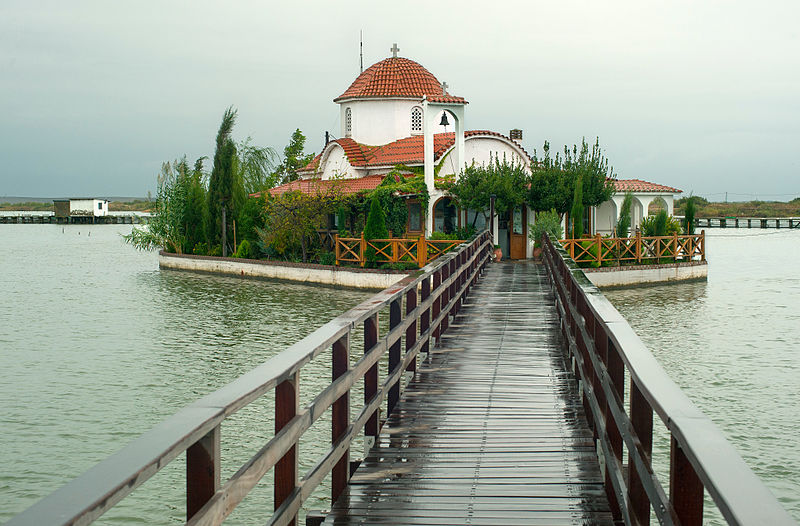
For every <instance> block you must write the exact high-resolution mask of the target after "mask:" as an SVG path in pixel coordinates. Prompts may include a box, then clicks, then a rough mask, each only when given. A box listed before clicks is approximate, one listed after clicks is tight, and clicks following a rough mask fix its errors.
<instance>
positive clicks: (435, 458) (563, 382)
mask: <svg viewBox="0 0 800 526" xmlns="http://www.w3.org/2000/svg"><path fill="white" fill-rule="evenodd" d="M491 248H492V244H491V240H490V239H489V237H488V234H487V233H483V234H481V235H480V236H478V237H477V238H475V239H473V240H471V241H470V242H468V243H465V244H463V245H461V247H460V249H459V250H458V251H456V252H453V253H449V254H447V255H445V256H442V257H441V258H439V259H438V260H437V261H436V262H435V264H431V265H428V266H427V267H425V268H424V269H422V270H421V271H420V272H418V273H416V274H414V275H410V276H409V277H407V278H405V279H403V280H402V281H400V282H399V283H398V284H396V285H395V286H393V287H390V288H389V289H386V290H385V291H383V292H381V293H379V294H377V295H376V296H374V297H373V298H371V299H369V300H368V301H366V302H364V303H362V304H361V305H359V306H358V307H356V308H354V309H352V310H351V311H349V312H347V313H345V314H343V315H342V316H339V317H338V318H336V319H334V320H332V321H331V322H329V323H328V324H326V325H324V326H323V327H321V328H320V329H318V330H317V331H315V332H314V333H312V334H311V335H309V336H308V337H306V338H305V339H303V340H302V341H300V342H298V343H297V344H295V345H293V346H292V347H290V348H289V349H287V350H286V351H284V352H282V353H281V354H279V355H277V356H276V357H274V358H272V359H271V360H269V361H267V362H265V363H264V364H262V365H261V366H259V367H257V368H256V369H254V370H253V371H251V372H249V373H247V374H245V375H244V376H242V377H240V378H239V379H237V380H235V381H234V382H232V383H231V384H229V385H227V386H226V387H224V388H222V389H220V390H219V391H217V392H215V393H212V394H210V395H208V396H206V397H204V398H202V399H200V400H198V401H197V402H195V403H193V404H191V405H190V406H188V407H187V408H185V409H184V410H182V411H181V412H179V413H177V414H176V415H174V416H173V417H171V418H169V419H167V420H166V421H165V422H163V423H162V424H160V425H159V426H157V427H156V428H154V429H153V430H151V431H150V432H148V433H146V434H145V435H142V436H141V437H140V438H138V439H137V440H135V441H134V442H132V443H131V444H130V445H129V446H127V447H126V448H124V449H123V450H121V451H120V452H119V453H117V454H116V455H114V456H112V457H110V458H109V459H107V460H105V461H104V462H102V463H101V464H99V465H97V466H96V467H94V468H92V469H91V470H89V471H88V472H86V473H85V474H83V475H81V476H80V477H78V478H77V479H75V480H74V481H73V482H71V483H69V484H68V485H66V486H65V487H63V488H62V489H60V490H58V491H56V492H55V493H53V494H52V495H50V496H48V497H46V498H45V499H43V500H42V501H40V502H39V503H38V504H36V505H34V506H33V507H31V508H30V509H28V510H27V511H25V512H23V513H22V514H20V515H18V516H17V517H15V518H14V519H12V520H11V522H9V523H8V524H9V525H11V526H19V525H37V526H39V525H49V524H86V523H89V522H91V521H93V520H95V519H97V518H98V517H100V516H101V515H102V514H103V513H104V512H105V511H107V510H108V509H109V508H111V507H112V506H114V505H115V504H116V503H117V502H119V501H120V500H121V499H122V498H124V497H125V496H126V495H128V494H129V493H130V492H131V491H133V490H134V489H135V488H136V487H138V486H139V485H140V484H142V483H143V482H145V481H146V480H147V479H148V478H149V477H150V476H152V475H153V474H154V473H156V472H157V471H158V470H160V469H161V468H163V467H164V465H166V464H168V463H169V462H170V461H172V460H174V459H175V458H177V457H178V456H179V455H181V454H182V453H183V452H186V464H187V467H186V499H187V500H186V516H187V524H190V525H199V524H204V525H205V524H220V523H221V522H222V521H223V520H224V519H225V517H227V516H228V515H229V514H230V513H231V511H232V510H233V509H234V508H235V507H236V506H237V504H238V503H239V502H241V500H242V499H243V498H245V496H246V495H247V493H248V492H249V491H250V490H251V489H252V488H253V487H254V486H255V485H256V484H257V483H258V482H259V480H261V479H262V477H263V476H264V475H265V474H266V473H267V472H268V471H270V470H273V471H274V509H275V513H274V514H273V516H272V518H271V519H270V522H269V524H294V523H296V521H297V520H298V513H299V512H301V511H302V510H303V503H304V501H305V500H306V499H307V498H308V497H309V495H311V493H312V492H313V491H314V489H315V488H316V487H317V486H319V484H320V483H321V482H322V481H323V480H324V479H325V477H326V476H328V475H329V474H330V481H331V503H332V508H331V510H330V512H329V513H326V514H316V513H308V514H307V515H306V521H307V524H319V523H324V524H621V523H625V524H648V523H649V522H650V518H651V515H652V516H655V517H656V519H657V520H658V521H659V522H660V523H663V524H700V523H702V520H703V504H704V494H705V493H707V494H708V496H709V497H710V499H711V501H712V502H713V503H714V505H715V506H716V507H717V508H718V509H719V511H720V513H721V515H722V516H723V517H724V518H725V519H726V520H727V521H728V522H729V523H731V524H770V525H771V526H773V525H782V524H795V522H794V521H793V520H792V519H791V518H790V517H789V515H788V514H787V513H786V511H785V510H784V509H783V508H782V507H781V506H780V504H779V503H778V502H777V501H776V500H775V498H774V497H773V496H772V494H771V493H770V492H769V490H767V489H766V488H765V487H764V486H763V484H762V483H761V481H760V480H759V479H758V478H757V477H756V476H755V475H754V474H753V473H752V472H751V471H750V469H749V468H748V467H747V466H746V465H745V464H744V462H743V461H742V459H741V458H740V457H739V455H738V454H737V453H736V451H735V450H734V449H733V447H732V446H731V445H730V444H729V443H728V442H727V441H726V440H725V439H724V438H723V436H722V435H721V434H720V432H719V430H718V429H717V428H716V427H715V426H714V425H713V424H712V423H711V422H710V421H709V420H708V419H707V418H706V417H705V416H704V415H703V414H702V413H701V412H700V411H699V410H698V409H697V408H696V407H695V406H694V405H692V403H691V402H690V401H689V400H688V399H687V398H686V397H685V396H684V395H683V393H681V391H680V390H679V389H678V387H677V386H676V385H675V384H674V383H673V382H672V381H670V380H669V378H668V377H667V376H666V375H665V373H664V372H663V370H662V369H661V368H660V367H659V365H658V364H657V363H656V361H655V359H654V358H653V357H652V355H651V354H650V353H649V352H648V351H647V349H646V348H645V347H644V345H643V344H642V342H641V341H640V340H639V338H638V337H637V336H636V335H635V334H634V333H633V331H632V330H631V328H630V326H629V325H628V324H627V322H626V321H625V320H624V319H623V318H622V317H621V316H620V315H619V313H618V312H617V311H616V309H614V308H613V306H611V305H610V304H609V303H608V302H607V301H606V300H605V298H604V297H603V295H602V294H601V293H600V292H599V291H598V290H597V289H595V288H594V287H593V286H592V285H591V284H590V283H589V282H588V280H586V278H585V276H584V275H583V273H582V272H581V271H580V269H578V268H576V267H575V265H574V263H573V262H572V261H571V260H570V259H569V258H568V257H567V256H566V253H565V252H564V250H563V249H562V248H560V247H556V246H554V245H553V244H552V243H551V242H550V240H545V250H544V264H542V265H538V264H534V263H531V262H522V263H502V264H490V263H489V258H490V252H491ZM387 319H388V327H386V328H385V330H381V328H380V326H379V320H387ZM362 328H363V330H362ZM356 336H361V337H363V341H364V352H363V354H361V355H358V356H352V357H351V356H350V350H351V344H352V343H353V342H354V340H355V338H356ZM321 356H327V357H329V360H330V368H331V376H332V381H331V383H330V384H329V385H327V386H326V387H324V388H323V389H322V390H321V391H319V392H318V393H316V396H315V398H314V399H313V401H312V402H310V403H309V404H308V405H306V406H305V407H303V408H301V407H299V403H298V399H299V389H300V384H299V382H298V378H299V373H300V371H301V370H302V368H303V367H304V366H305V365H306V364H308V363H309V362H310V361H312V360H314V359H315V358H316V359H320V358H321ZM423 356H424V358H425V359H424V360H421V359H420V358H421V357H423ZM384 357H388V363H387V367H386V372H385V374H383V375H381V374H380V370H381V369H382V367H380V364H381V360H382V359H383V358H384ZM407 371H410V372H411V373H407ZM412 373H413V374H412ZM380 376H383V377H382V378H381V377H380ZM407 376H412V380H411V381H410V382H409V383H408V384H407V385H406V387H405V389H404V390H403V391H402V392H401V387H402V384H403V382H404V378H406V377H407ZM626 378H627V379H628V381H627V382H626ZM356 382H359V383H360V382H363V386H364V400H363V404H362V403H358V404H356V406H355V407H351V403H352V402H354V400H352V399H351V396H350V391H351V389H352V388H353V387H354V385H355V384H356ZM272 392H274V396H275V435H274V436H273V437H272V438H271V439H270V440H269V441H268V442H267V443H266V444H265V445H264V447H263V448H262V449H261V450H259V451H258V453H256V454H255V455H254V456H253V457H252V458H251V459H250V460H249V461H248V462H246V463H245V464H244V465H243V466H242V467H241V468H240V469H239V471H238V472H237V473H236V474H235V475H233V476H232V477H231V478H230V479H229V480H227V481H225V482H224V483H223V482H222V481H221V480H220V425H221V423H222V422H223V421H224V420H225V418H227V417H228V416H230V415H231V414H233V413H234V412H236V411H237V410H238V409H240V408H242V407H244V406H245V405H247V404H249V403H251V402H253V401H254V400H257V399H259V398H260V397H261V396H264V395H267V394H268V393H272ZM384 404H385V405H384ZM329 409H330V411H331V444H330V447H329V448H328V449H327V450H326V451H325V453H324V454H323V455H322V457H321V458H319V459H318V460H317V462H316V464H314V466H313V467H312V468H311V469H310V470H309V471H308V472H307V473H305V474H303V475H302V477H301V476H300V474H299V473H298V447H297V445H298V441H299V439H300V437H301V436H302V435H303V433H304V432H306V431H307V430H308V429H309V428H310V427H311V425H312V424H313V423H314V422H315V421H317V420H318V419H319V417H320V416H321V415H322V414H324V413H325V412H326V411H328V410H329ZM654 415H655V416H657V417H658V419H654V418H653V417H654ZM654 420H655V421H656V422H658V421H660V422H661V424H663V425H665V426H666V429H667V432H668V433H669V437H670V441H671V450H670V455H669V459H668V463H669V466H670V476H669V481H668V483H667V484H665V483H664V482H662V481H660V480H659V479H658V477H657V476H656V475H655V474H654V473H653V467H652V466H653V464H652V455H653V451H652V442H653V439H652V437H653V425H654ZM362 433H363V436H365V437H367V440H368V441H374V445H373V446H372V447H371V448H370V449H369V451H368V454H367V455H366V458H364V459H363V460H361V461H354V462H351V458H350V457H351V446H353V445H354V439H355V438H356V437H358V436H360V435H361V434H362Z"/></svg>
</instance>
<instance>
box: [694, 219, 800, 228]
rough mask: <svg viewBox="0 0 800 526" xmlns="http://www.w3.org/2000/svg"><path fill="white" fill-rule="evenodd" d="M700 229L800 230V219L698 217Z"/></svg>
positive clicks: (697, 223) (696, 220)
mask: <svg viewBox="0 0 800 526" xmlns="http://www.w3.org/2000/svg"><path fill="white" fill-rule="evenodd" d="M694 221H695V225H696V226H697V227H698V228H800V217H698V218H696V219H695V220H694Z"/></svg>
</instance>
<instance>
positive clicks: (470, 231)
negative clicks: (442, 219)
mask: <svg viewBox="0 0 800 526" xmlns="http://www.w3.org/2000/svg"><path fill="white" fill-rule="evenodd" d="M475 232H477V230H476V229H475V227H474V226H471V225H467V226H462V227H459V228H456V229H455V230H454V231H453V234H455V236H456V237H454V238H453V239H463V240H467V239H470V238H471V237H472V236H474V235H475Z"/></svg>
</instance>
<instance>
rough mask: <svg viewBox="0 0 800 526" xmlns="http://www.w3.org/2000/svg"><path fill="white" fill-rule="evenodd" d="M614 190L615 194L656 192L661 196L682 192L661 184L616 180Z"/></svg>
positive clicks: (638, 180) (636, 180) (635, 180)
mask: <svg viewBox="0 0 800 526" xmlns="http://www.w3.org/2000/svg"><path fill="white" fill-rule="evenodd" d="M614 188H615V189H616V191H617V192H620V193H622V192H658V193H661V194H680V193H682V192H683V190H678V189H677V188H673V187H671V186H664V185H663V184H656V183H649V182H647V181H642V180H641V179H616V180H614Z"/></svg>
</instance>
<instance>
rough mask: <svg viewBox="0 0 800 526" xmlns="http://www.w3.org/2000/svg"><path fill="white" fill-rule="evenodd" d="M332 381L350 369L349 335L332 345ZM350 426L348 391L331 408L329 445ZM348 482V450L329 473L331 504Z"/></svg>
mask: <svg viewBox="0 0 800 526" xmlns="http://www.w3.org/2000/svg"><path fill="white" fill-rule="evenodd" d="M331 354H332V360H331V369H332V373H333V374H332V380H336V379H337V378H339V377H340V376H342V375H343V374H345V373H347V371H348V369H350V333H349V332H348V333H347V334H345V335H344V336H342V337H341V338H339V339H338V340H337V341H336V342H334V344H333V348H332V349H331ZM349 425H350V391H347V392H346V393H345V394H343V395H342V396H340V397H339V399H338V400H336V401H335V402H334V403H333V405H332V406H331V443H332V444H335V443H336V441H337V440H339V438H340V437H341V436H342V435H344V434H345V433H346V432H347V427H348V426H349ZM349 480H350V449H347V450H346V451H345V452H344V453H343V454H342V458H340V459H339V461H338V462H336V465H334V466H333V470H332V471H331V502H336V499H337V498H339V495H341V493H342V491H344V489H345V488H346V487H347V483H348V481H349Z"/></svg>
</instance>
